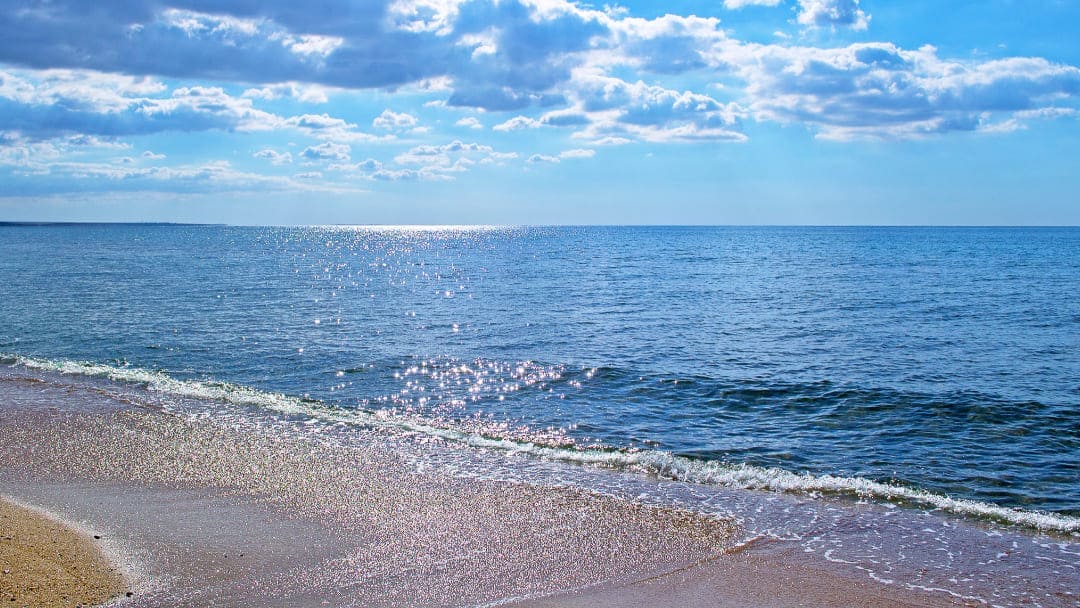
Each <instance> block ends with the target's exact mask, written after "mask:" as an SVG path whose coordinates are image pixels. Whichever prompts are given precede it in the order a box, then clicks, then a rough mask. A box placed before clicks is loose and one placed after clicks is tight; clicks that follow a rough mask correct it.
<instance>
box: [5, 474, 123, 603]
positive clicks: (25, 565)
mask: <svg viewBox="0 0 1080 608" xmlns="http://www.w3.org/2000/svg"><path fill="white" fill-rule="evenodd" d="M100 538H101V537H100V536H92V535H89V534H86V533H85V532H83V531H81V530H80V529H79V527H78V526H74V525H70V524H68V523H66V522H64V521H62V520H60V519H58V518H57V517H56V516H55V515H54V514H53V513H47V512H44V511H42V510H40V509H38V508H35V507H31V506H29V505H25V504H23V503H21V502H20V501H18V500H12V499H11V498H10V497H8V496H2V495H0V564H2V568H0V601H2V602H3V603H4V604H5V605H11V606H20V607H21V606H55V607H64V608H68V607H75V606H102V605H106V604H110V603H112V602H113V601H114V600H116V599H117V598H122V597H124V594H125V592H128V583H127V581H126V580H125V576H124V575H123V574H122V573H121V571H120V569H118V568H117V567H116V565H114V564H112V563H110V560H109V557H108V555H107V552H106V551H105V550H104V549H103V547H102V546H101V544H100V542H98V541H100Z"/></svg>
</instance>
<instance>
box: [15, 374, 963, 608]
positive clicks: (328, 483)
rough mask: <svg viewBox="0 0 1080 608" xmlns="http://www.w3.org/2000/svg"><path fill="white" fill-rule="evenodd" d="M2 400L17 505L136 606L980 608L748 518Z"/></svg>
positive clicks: (33, 379)
mask: <svg viewBox="0 0 1080 608" xmlns="http://www.w3.org/2000/svg"><path fill="white" fill-rule="evenodd" d="M0 399H2V402H0V428H2V436H3V437H4V438H5V439H4V441H3V442H2V443H0V479H2V480H3V481H2V483H0V492H3V493H5V494H7V495H10V496H13V497H16V498H17V499H18V500H20V501H24V502H26V503H28V504H31V505H35V506H38V507H41V508H44V509H47V510H48V511H50V512H54V513H57V514H60V515H61V516H63V517H65V518H68V519H70V520H72V521H80V522H88V523H89V524H91V525H92V526H93V527H94V529H96V530H100V531H102V534H104V535H107V538H109V539H110V540H111V541H112V542H113V543H114V546H115V547H117V548H118V549H119V550H120V554H121V555H122V556H123V557H122V561H123V563H119V564H113V567H116V568H119V569H121V570H122V571H124V572H125V573H127V574H128V576H129V577H130V578H131V580H132V596H131V597H130V598H123V599H122V600H121V602H120V603H121V605H124V606H139V607H143V606H145V607H156V606H205V605H209V604H222V605H237V606H270V605H278V606H296V605H327V606H478V605H491V604H493V603H498V604H507V603H515V602H517V603H520V604H521V605H523V606H535V607H539V606H547V607H556V606H567V607H569V606H586V605H588V606H604V605H612V606H614V605H620V606H659V605H672V604H678V605H687V606H804V605H833V606H886V605H889V606H896V605H901V606H945V605H963V604H962V602H955V601H953V600H952V599H951V598H949V597H947V596H943V595H942V594H934V593H922V592H916V591H910V590H905V589H900V588H898V587H896V586H890V585H886V584H882V583H879V582H875V581H873V580H870V579H867V578H858V577H856V576H853V575H852V574H851V573H849V572H843V571H841V570H839V569H837V568H836V567H834V565H833V564H831V563H830V562H827V561H824V560H821V559H811V558H809V557H807V556H804V555H801V554H799V553H797V552H796V550H795V549H794V548H793V546H792V545H789V544H785V543H783V542H761V543H754V544H751V545H749V546H734V544H735V539H736V538H737V536H738V529H737V526H736V524H735V523H734V522H732V521H728V520H724V519H719V518H716V517H712V516H705V515H700V514H695V513H691V512H688V511H682V510H679V509H673V508H666V507H659V506H653V505H647V504H642V503H639V502H636V501H633V500H626V499H622V498H618V497H612V496H606V495H602V494H597V493H593V492H586V491H581V490H576V489H571V488H560V487H544V486H536V485H529V484H522V483H512V482H502V481H493V480H482V479H464V478H456V477H449V476H445V475H432V474H426V473H423V472H418V471H416V470H415V469H414V468H413V467H411V466H410V465H409V464H408V463H407V462H404V461H403V460H402V459H401V458H400V456H399V455H396V454H395V453H393V452H391V451H387V450H386V449H385V446H379V445H377V444H372V445H368V446H366V447H355V446H354V447H349V448H342V447H340V446H336V445H334V444H333V443H332V442H323V441H320V440H319V439H318V438H317V437H315V436H313V437H310V438H304V437H296V436H288V435H284V434H282V433H281V432H280V429H274V428H272V427H271V428H265V427H257V426H251V427H241V426H238V425H236V424H221V423H219V422H215V421H214V420H210V419H207V420H197V419H190V418H184V417H182V416H178V415H176V414H172V413H168V412H163V411H159V410H155V409H154V407H153V406H152V405H150V404H146V403H142V404H140V403H138V402H137V400H135V399H133V398H132V395H131V394H120V393H119V392H114V391H110V390H103V389H102V388H100V387H95V386H93V385H87V386H80V385H78V384H65V383H63V382H59V381H55V379H50V377H49V376H48V375H40V374H39V375H37V376H32V375H27V376H26V377H8V378H5V379H4V381H3V382H2V384H0ZM41 583H42V587H43V588H45V587H47V588H49V589H52V590H54V591H53V592H55V593H63V591H58V590H61V589H63V583H62V581H61V580H60V579H57V580H55V581H54V580H52V579H51V577H43V579H42V581H41ZM104 589H107V590H108V591H106V592H105V593H106V595H105V596H103V597H107V596H108V595H110V594H112V593H114V590H115V587H105V588H104ZM87 601H89V600H87Z"/></svg>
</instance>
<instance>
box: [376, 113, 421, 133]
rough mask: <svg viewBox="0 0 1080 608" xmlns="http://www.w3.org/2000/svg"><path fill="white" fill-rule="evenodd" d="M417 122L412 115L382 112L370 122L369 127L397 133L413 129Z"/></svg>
mask: <svg viewBox="0 0 1080 608" xmlns="http://www.w3.org/2000/svg"><path fill="white" fill-rule="evenodd" d="M417 122H418V121H417V118H416V117H415V116H413V115H412V114H405V113H403V112H402V113H398V112H392V111H390V110H383V112H382V114H379V115H378V116H376V117H375V120H373V121H371V126H373V127H375V128H376V129H384V130H387V131H397V130H401V129H408V128H410V127H415V126H416V123H417Z"/></svg>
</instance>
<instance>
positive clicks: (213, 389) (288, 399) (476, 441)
mask: <svg viewBox="0 0 1080 608" xmlns="http://www.w3.org/2000/svg"><path fill="white" fill-rule="evenodd" d="M0 363H3V364H7V365H16V366H22V367H27V368H31V369H39V370H45V371H52V372H59V373H63V374H72V375H80V376H88V377H96V378H106V379H109V380H112V381H117V382H125V383H134V384H139V385H142V386H144V387H145V388H147V389H148V390H151V391H156V392H161V393H166V394H169V395H175V396H179V397H189V398H195V399H200V400H213V401H220V402H226V403H230V404H234V405H241V406H254V407H258V408H264V409H269V410H272V411H275V412H279V413H283V414H293V415H305V416H310V417H315V418H321V419H324V420H327V421H331V422H346V423H349V424H355V425H362V426H368V427H377V428H384V429H392V430H398V431H406V432H410V433H416V434H421V435H426V436H431V437H437V438H440V439H443V440H446V441H450V442H455V443H458V444H463V445H467V446H471V447H475V448H483V449H490V450H500V451H504V452H508V453H524V454H528V455H531V456H534V457H538V458H543V459H548V460H555V461H562V462H567V463H574V464H579V465H587V466H595V467H602V468H606V469H615V470H624V471H634V472H640V473H646V474H650V475H654V476H656V477H660V478H664V479H670V480H674V481H683V482H690V483H696V484H703V485H716V486H724V487H728V488H736V489H745V490H765V491H772V492H787V493H798V494H811V495H812V494H829V495H838V496H851V497H857V498H863V499H875V500H879V501H887V502H899V503H904V504H909V505H916V506H922V507H930V508H932V509H936V510H941V511H946V512H949V513H954V514H957V515H962V516H968V517H975V518H981V519H988V520H993V521H997V522H1001V523H1006V524H1011V525H1016V526H1022V527H1026V528H1033V529H1036V530H1040V531H1045V532H1062V533H1068V534H1072V535H1080V517H1073V516H1070V515H1065V514H1059V513H1051V512H1046V511H1033V510H1025V509H1018V508H1011V507H1002V506H999V505H994V504H990V503H985V502H980V501H976V500H967V499H959V498H952V497H950V496H947V495H944V494H937V493H934V492H930V491H928V490H923V489H919V488H913V487H906V486H901V485H896V484H890V483H883V482H878V481H873V480H870V479H865V478H861V477H847V476H837V475H829V474H817V475H815V474H811V473H794V472H791V471H787V470H784V469H780V468H776V467H760V466H755V465H750V464H732V463H725V462H720V461H711V460H695V459H692V458H687V457H685V456H679V455H676V454H672V453H670V452H665V451H662V450H648V449H618V448H579V447H575V446H572V445H549V444H545V443H541V442H536V441H524V440H520V439H516V438H513V437H505V436H499V435H493V434H488V433H484V432H474V431H470V430H463V429H460V428H454V427H453V426H448V425H444V424H442V422H441V421H433V420H429V419H425V418H423V417H420V416H414V415H401V414H396V413H392V412H387V411H368V410H363V409H356V410H351V409H343V408H337V407H332V406H328V405H326V404H323V403H322V402H319V401H315V400H311V399H304V398H300V397H294V396H291V395H286V394H284V393H276V392H270V391H262V390H259V389H255V388H252V387H248V386H243V385H238V384H232V383H228V382H217V381H206V380H180V379H177V378H174V377H172V376H170V375H168V374H167V373H165V372H161V371H153V370H146V369H140V368H134V367H115V366H111V365H103V364H99V363H90V362H79V361H70V360H61V361H53V360H49V359H40V358H33V357H24V356H21V355H0Z"/></svg>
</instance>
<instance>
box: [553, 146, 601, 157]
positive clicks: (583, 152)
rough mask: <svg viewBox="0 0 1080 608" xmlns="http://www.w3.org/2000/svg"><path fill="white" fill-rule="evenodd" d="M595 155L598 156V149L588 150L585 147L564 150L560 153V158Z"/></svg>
mask: <svg viewBox="0 0 1080 608" xmlns="http://www.w3.org/2000/svg"><path fill="white" fill-rule="evenodd" d="M594 156H596V150H587V149H583V148H574V149H573V150H563V151H562V152H560V153H559V158H592V157H594Z"/></svg>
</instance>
